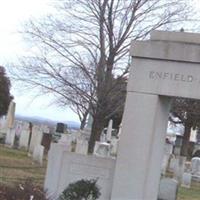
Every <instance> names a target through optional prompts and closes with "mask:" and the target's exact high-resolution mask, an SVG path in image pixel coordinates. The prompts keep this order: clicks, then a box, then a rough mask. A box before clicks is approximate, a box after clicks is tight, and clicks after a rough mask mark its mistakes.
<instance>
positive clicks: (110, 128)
mask: <svg viewBox="0 0 200 200" xmlns="http://www.w3.org/2000/svg"><path fill="white" fill-rule="evenodd" d="M112 126H113V120H112V119H111V120H110V121H109V123H108V128H107V133H106V138H107V141H111V138H112Z"/></svg>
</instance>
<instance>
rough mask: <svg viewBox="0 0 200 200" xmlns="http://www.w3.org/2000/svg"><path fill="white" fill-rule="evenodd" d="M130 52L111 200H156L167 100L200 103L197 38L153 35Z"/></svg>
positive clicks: (199, 46)
mask: <svg viewBox="0 0 200 200" xmlns="http://www.w3.org/2000/svg"><path fill="white" fill-rule="evenodd" d="M130 54H131V56H132V65H131V67H130V74H129V81H128V86H127V97H126V104H125V109H124V115H123V120H122V133H121V135H120V142H119V149H118V155H117V162H116V167H115V175H114V181H113V189H112V195H111V200H121V199H123V200H130V199H140V200H156V199H157V195H158V187H159V180H160V172H161V162H162V157H163V149H164V142H165V133H166V129H167V121H168V114H169V110H170V102H171V99H172V98H173V97H184V98H192V99H200V93H199V92H197V91H199V90H200V77H199V74H200V56H199V55H200V35H199V34H193V33H184V32H163V31H153V32H152V33H151V37H150V40H146V41H133V42H132V44H131V50H130ZM130 158H132V159H130Z"/></svg>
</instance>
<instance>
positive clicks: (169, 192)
mask: <svg viewBox="0 0 200 200" xmlns="http://www.w3.org/2000/svg"><path fill="white" fill-rule="evenodd" d="M177 192H178V182H177V181H176V180H174V179H171V178H162V179H161V180H160V185H159V192H158V200H176V199H177Z"/></svg>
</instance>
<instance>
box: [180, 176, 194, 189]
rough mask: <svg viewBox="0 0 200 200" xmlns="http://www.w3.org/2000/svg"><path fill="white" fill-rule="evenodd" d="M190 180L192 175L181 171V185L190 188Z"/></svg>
mask: <svg viewBox="0 0 200 200" xmlns="http://www.w3.org/2000/svg"><path fill="white" fill-rule="evenodd" d="M191 181H192V175H191V174H190V173H188V172H185V173H183V177H182V183H181V186H182V187H185V188H190V186H191Z"/></svg>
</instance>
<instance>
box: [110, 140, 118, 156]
mask: <svg viewBox="0 0 200 200" xmlns="http://www.w3.org/2000/svg"><path fill="white" fill-rule="evenodd" d="M118 144H119V139H117V138H112V139H111V142H110V146H111V147H110V155H111V156H114V157H116V156H117V149H118Z"/></svg>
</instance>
